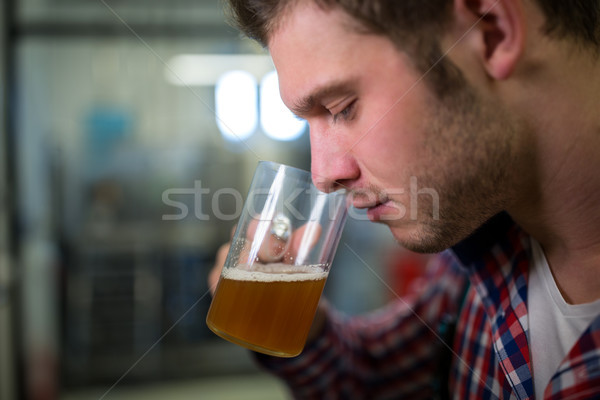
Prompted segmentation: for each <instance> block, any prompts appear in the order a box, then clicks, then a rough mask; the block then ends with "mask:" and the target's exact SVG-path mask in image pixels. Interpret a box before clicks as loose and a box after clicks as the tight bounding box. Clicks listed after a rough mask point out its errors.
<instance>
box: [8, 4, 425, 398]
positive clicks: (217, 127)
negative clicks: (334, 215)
mask: <svg viewBox="0 0 600 400" xmlns="http://www.w3.org/2000/svg"><path fill="white" fill-rule="evenodd" d="M0 5H1V7H0V19H1V20H2V23H1V24H0V58H1V63H0V68H1V70H0V77H1V80H0V89H1V95H2V97H1V99H0V101H1V108H0V123H1V124H2V130H1V132H2V140H1V141H0V399H2V400H4V399H6V400H10V399H18V398H25V399H34V400H37V399H68V400H79V399H137V398H144V399H154V398H156V399H158V398H161V399H163V398H169V399H184V398H185V399H187V398H191V397H192V396H194V398H199V399H261V400H265V399H267V400H268V399H287V398H289V395H288V393H287V392H286V389H285V386H284V385H283V384H282V383H281V382H279V381H277V380H276V379H275V378H273V377H271V376H270V375H267V374H266V373H265V372H263V371H262V370H260V368H259V367H257V365H256V364H255V363H254V361H253V359H252V355H251V354H250V353H249V352H248V351H247V350H245V349H242V348H241V347H239V346H236V345H233V344H231V343H229V342H226V341H224V340H222V339H220V338H219V337H217V336H215V335H214V334H213V333H212V332H211V331H210V330H209V329H208V328H207V327H206V324H205V316H206V312H207V310H208V307H209V304H210V299H211V296H210V294H209V293H208V290H207V289H208V288H207V280H206V277H207V275H208V272H209V271H210V269H211V267H212V265H213V262H214V257H215V253H216V251H217V249H218V247H219V246H220V245H221V244H222V243H224V242H226V241H227V240H228V238H229V235H230V231H231V229H232V227H233V226H234V225H235V223H236V219H237V217H238V216H239V208H240V200H239V197H237V196H236V195H235V194H233V193H241V194H242V195H244V194H245V192H246V191H247V189H248V185H249V183H250V178H251V175H252V171H253V170H254V168H255V167H256V164H257V162H258V161H259V160H272V161H278V162H282V163H286V164H290V165H293V166H296V167H300V168H304V169H310V142H309V135H308V128H307V126H306V123H305V122H304V121H299V120H297V119H295V118H294V117H291V116H290V115H289V114H288V113H286V111H287V110H285V109H282V106H281V100H280V99H279V97H278V91H277V77H276V74H275V73H274V72H273V71H274V68H273V65H272V64H271V61H270V59H269V56H268V54H267V53H266V52H265V50H264V49H262V48H261V47H260V46H258V45H257V44H255V43H253V42H251V41H249V40H247V39H244V38H242V37H241V36H240V34H239V33H238V32H237V31H236V29H235V28H233V27H231V26H230V25H229V24H228V23H227V22H226V21H227V17H226V15H225V13H224V12H223V3H222V2H220V1H217V0H171V1H168V2H167V1H159V0H94V1H91V0H88V1H82V0H18V1H17V0H1V1H0ZM423 262H424V259H423V258H422V257H417V256H416V255H413V254H410V253H407V252H406V251H404V250H402V249H400V248H399V247H397V246H396V244H395V243H394V241H393V239H392V237H391V235H389V233H388V231H387V229H386V228H385V227H383V226H380V225H374V224H371V223H369V222H368V221H367V219H366V217H365V215H364V214H361V213H360V212H359V211H356V210H354V212H353V213H352V215H351V218H349V220H348V223H347V225H346V228H345V230H344V234H343V237H342V240H341V242H340V246H339V250H338V253H337V255H336V259H335V261H334V264H333V267H332V270H331V274H330V278H329V280H328V282H327V285H326V288H325V296H326V297H327V298H328V299H329V301H330V302H331V303H332V304H334V305H335V306H336V307H337V308H339V309H340V310H342V311H344V312H345V313H347V314H348V315H357V314H360V313H363V312H366V311H369V310H372V309H374V308H376V307H378V306H381V305H383V304H384V303H385V302H387V301H389V300H390V299H392V298H394V297H395V296H397V295H400V294H402V290H403V287H404V286H405V281H406V278H405V276H406V275H407V272H406V269H407V268H408V267H407V265H408V266H414V265H420V264H422V263H423Z"/></svg>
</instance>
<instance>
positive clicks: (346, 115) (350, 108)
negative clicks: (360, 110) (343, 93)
mask: <svg viewBox="0 0 600 400" xmlns="http://www.w3.org/2000/svg"><path fill="white" fill-rule="evenodd" d="M355 106H356V99H354V100H352V101H351V102H350V103H349V104H348V105H347V106H346V107H344V109H343V110H342V111H340V112H338V113H336V114H333V115H332V117H333V122H334V123H336V122H338V120H339V119H340V118H341V119H342V120H343V121H350V120H351V119H352V118H353V117H354V109H355Z"/></svg>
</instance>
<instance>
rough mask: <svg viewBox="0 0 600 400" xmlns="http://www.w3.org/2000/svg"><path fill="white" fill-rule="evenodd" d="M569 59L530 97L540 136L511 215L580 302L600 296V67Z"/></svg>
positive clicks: (531, 121)
mask: <svg viewBox="0 0 600 400" xmlns="http://www.w3.org/2000/svg"><path fill="white" fill-rule="evenodd" d="M559 55H560V54H559ZM569 56H571V57H565V54H564V53H563V54H562V55H561V57H557V58H554V60H552V62H551V63H547V64H548V65H551V67H550V68H549V69H548V70H546V71H545V72H544V73H543V74H541V75H540V77H539V78H536V79H535V80H534V82H536V83H540V84H538V85H537V86H536V87H535V88H530V89H529V90H528V91H529V94H527V95H526V96H529V98H528V101H527V102H524V103H527V104H535V109H534V108H530V109H529V110H526V111H525V112H526V113H527V116H526V117H525V119H526V120H527V121H528V126H530V127H533V133H534V137H535V139H534V143H535V144H534V149H533V157H532V158H531V159H530V160H529V161H528V171H529V172H530V173H531V175H529V176H528V179H526V181H527V182H526V184H524V185H523V186H522V187H521V189H522V190H520V193H519V194H518V195H517V201H516V202H515V203H514V204H513V206H512V207H511V208H510V209H509V212H510V213H511V215H512V216H513V218H514V219H515V220H516V221H517V222H518V223H519V224H520V225H521V226H522V227H523V228H524V229H525V230H526V231H528V232H529V233H530V234H531V235H532V236H533V237H534V238H536V239H537V240H538V241H539V242H540V244H541V245H542V247H543V249H544V252H545V254H546V257H547V259H548V262H549V264H550V268H551V269H552V272H553V274H554V277H555V279H556V282H557V285H558V287H559V288H560V289H561V291H562V293H563V295H564V296H565V299H566V300H567V301H568V302H571V303H574V304H577V303H586V302H590V301H593V300H596V299H598V298H599V296H600V295H599V294H600V279H598V276H599V275H600V210H599V209H598V205H599V204H600V174H599V173H598V171H600V118H599V117H598V114H599V113H598V110H600V96H598V93H600V62H599V61H597V59H596V58H592V57H590V56H587V55H585V54H583V53H572V54H569ZM520 172H521V173H522V172H523V171H520Z"/></svg>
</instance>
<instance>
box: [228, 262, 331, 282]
mask: <svg viewBox="0 0 600 400" xmlns="http://www.w3.org/2000/svg"><path fill="white" fill-rule="evenodd" d="M327 275H328V273H327V271H323V266H321V265H288V264H264V265H263V264H255V265H252V266H251V267H248V266H247V265H240V266H237V267H235V268H234V267H230V268H224V269H223V278H226V279H232V280H236V281H252V282H300V281H311V280H315V281H316V280H319V279H325V278H327Z"/></svg>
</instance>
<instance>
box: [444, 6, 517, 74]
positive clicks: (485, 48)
mask: <svg viewBox="0 0 600 400" xmlns="http://www.w3.org/2000/svg"><path fill="white" fill-rule="evenodd" d="M454 8H455V10H454V11H455V14H456V17H457V22H458V23H459V24H460V25H461V26H459V28H460V29H461V30H463V31H464V32H467V33H468V32H469V31H472V32H471V33H472V34H475V35H477V36H478V39H477V42H478V44H479V45H478V46H477V47H476V50H477V52H478V57H479V58H480V60H481V61H482V63H483V66H484V68H485V70H486V71H487V73H488V75H489V76H490V77H492V78H495V79H498V80H501V79H506V78H508V77H509V76H510V75H511V74H512V72H513V71H514V69H515V67H516V65H517V63H518V61H519V59H520V57H521V54H522V52H523V49H524V47H525V39H526V37H525V36H526V24H525V13H524V10H523V4H522V2H521V0H455V2H454Z"/></svg>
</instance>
